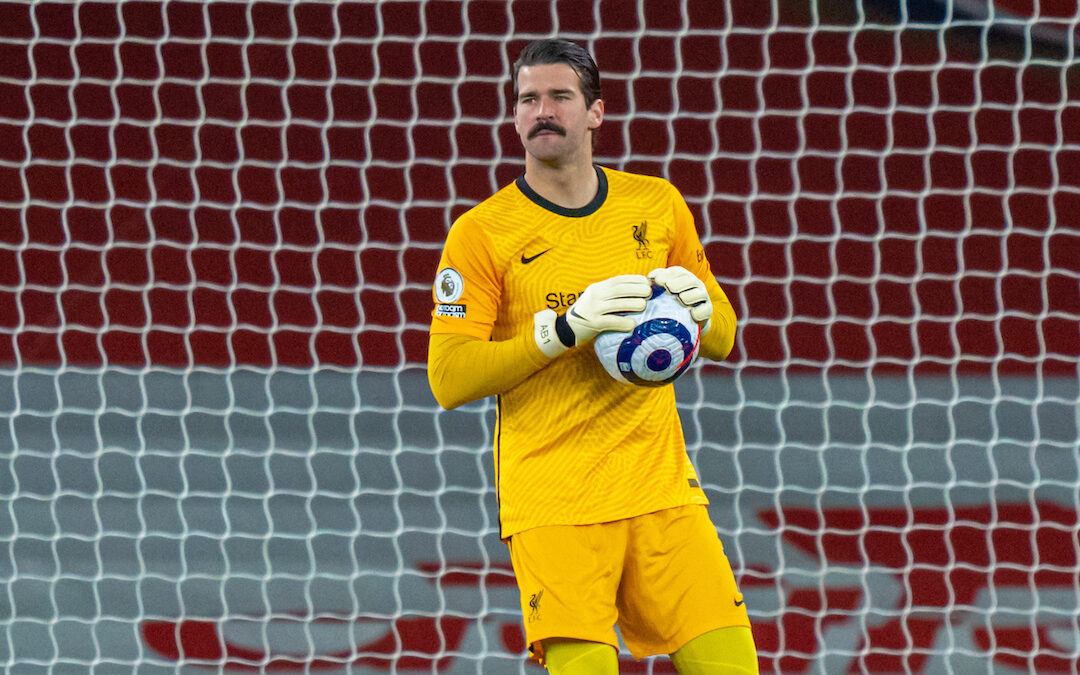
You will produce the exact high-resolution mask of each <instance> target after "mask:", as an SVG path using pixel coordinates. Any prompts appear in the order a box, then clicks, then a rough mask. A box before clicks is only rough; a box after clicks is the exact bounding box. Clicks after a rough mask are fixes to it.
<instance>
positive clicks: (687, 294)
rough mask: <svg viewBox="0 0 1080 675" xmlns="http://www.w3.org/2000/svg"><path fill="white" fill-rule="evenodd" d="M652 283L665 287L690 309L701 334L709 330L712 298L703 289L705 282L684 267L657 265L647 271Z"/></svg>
mask: <svg viewBox="0 0 1080 675" xmlns="http://www.w3.org/2000/svg"><path fill="white" fill-rule="evenodd" d="M649 279H652V281H653V283H655V284H659V285H661V286H663V287H664V288H666V289H667V290H668V292H669V293H671V294H672V295H674V296H675V297H676V298H678V299H679V302H680V303H681V304H682V305H683V306H684V307H686V308H687V309H689V310H690V316H691V317H693V319H694V321H697V322H698V325H700V326H701V332H702V334H704V333H707V332H708V331H709V326H710V321H709V319H710V317H711V316H712V299H711V298H710V297H709V291H708V290H706V289H705V282H704V281H702V280H701V279H698V278H697V276H695V275H694V273H693V272H691V271H690V270H688V269H686V268H684V267H679V266H675V267H658V268H656V269H654V270H653V271H652V272H649Z"/></svg>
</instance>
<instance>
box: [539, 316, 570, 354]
mask: <svg viewBox="0 0 1080 675" xmlns="http://www.w3.org/2000/svg"><path fill="white" fill-rule="evenodd" d="M559 319H562V317H561V316H559V315H558V314H556V313H555V310H552V309H544V310H541V311H539V312H537V313H536V314H533V339H534V340H536V346H537V347H539V348H540V351H541V352H543V353H544V356H546V357H548V358H549V359H553V358H555V357H556V356H558V355H559V354H562V353H563V352H565V351H566V350H567V347H566V345H564V344H563V343H562V340H561V338H560V336H559V335H558V333H557V331H556V326H557V322H558V320H559ZM563 321H564V322H565V319H563Z"/></svg>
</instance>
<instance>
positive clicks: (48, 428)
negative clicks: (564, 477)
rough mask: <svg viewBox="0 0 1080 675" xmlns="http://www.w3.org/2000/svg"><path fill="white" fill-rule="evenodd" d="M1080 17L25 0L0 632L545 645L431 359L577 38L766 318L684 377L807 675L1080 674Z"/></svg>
mask: <svg viewBox="0 0 1080 675" xmlns="http://www.w3.org/2000/svg"><path fill="white" fill-rule="evenodd" d="M1078 16H1080V12H1078V9H1077V5H1076V2H1075V1H1070V0H1063V1H1061V2H1049V1H1046V0H1040V1H1039V2H1035V3H1025V2H1004V1H999V2H994V3H985V2H975V1H969V0H964V1H963V2H961V1H959V0H953V1H952V2H934V1H931V0H926V1H924V2H908V3H895V2H887V1H885V0H880V1H877V0H874V1H871V0H865V1H863V2H859V3H823V2H819V3H814V2H808V1H805V0H803V1H788V0H774V1H773V2H751V1H743V0H739V1H735V0H733V1H731V2H728V3H717V2H712V1H710V0H700V1H697V0H691V1H688V2H684V3H671V2H666V1H651V0H638V1H637V2H634V3H630V2H614V1H612V2H596V3H576V2H539V1H537V2H531V1H530V2H516V3H513V4H511V3H509V2H505V3H504V2H479V1H476V2H451V1H445V2H444V1H440V2H435V1H428V2H422V1H421V2H351V3H345V2H342V3H330V2H292V3H285V2H250V3H248V2H214V3H195V2H177V1H174V2H126V3H118V2H93V3H91V2H80V3H67V2H35V3H23V2H0V26H3V27H4V28H3V32H4V36H5V38H4V40H3V42H2V43H0V219H2V220H0V415H2V416H0V419H2V421H3V424H2V425H0V429H3V433H0V467H3V469H2V470H0V494H2V495H3V496H4V508H2V509H0V544H2V545H0V551H2V553H0V578H2V579H3V581H4V587H5V588H4V591H3V592H2V593H0V625H2V626H3V628H4V631H3V632H4V639H3V640H0V664H3V665H4V667H6V668H7V669H9V670H11V671H12V672H19V673H33V672H68V671H71V672H84V671H86V670H90V671H93V672H132V671H133V670H135V671H137V672H140V673H157V672H162V673H164V672H180V671H184V672H187V671H190V670H191V669H193V668H194V669H198V672H205V671H206V669H209V670H212V671H219V672H263V671H271V670H285V671H296V672H314V671H329V672H358V673H360V672H363V673H368V672H387V671H389V672H455V673H459V672H460V673H463V672H520V671H524V670H532V669H533V668H535V666H530V665H527V664H526V662H525V658H524V645H523V637H522V632H521V628H520V619H519V615H518V609H517V595H516V587H515V585H514V581H513V577H512V574H511V573H510V572H509V569H508V565H507V555H506V551H505V547H504V546H503V545H502V544H501V543H500V542H499V541H498V538H497V537H498V532H497V525H496V523H497V514H496V505H495V500H494V493H493V487H492V470H491V455H490V451H489V450H488V448H489V445H490V431H491V417H492V410H491V408H490V406H489V405H488V404H487V403H483V402H481V403H477V404H473V405H470V406H466V407H465V408H464V409H462V410H459V411H454V412H443V411H440V410H439V409H438V408H437V406H436V404H435V402H434V400H433V399H432V397H431V395H430V392H429V391H428V389H427V385H426V378H425V375H424V371H423V366H424V361H425V358H426V353H425V349H426V346H425V345H426V328H427V323H428V316H429V312H430V283H431V281H432V279H433V276H434V271H435V265H436V263H437V260H438V255H439V250H440V247H441V244H442V240H443V238H444V236H445V233H446V230H447V228H448V227H449V224H450V222H452V219H453V218H454V217H455V216H456V215H458V214H460V213H461V212H462V211H464V210H465V209H466V208H468V207H469V206H471V205H472V204H474V203H476V202H477V201H479V200H482V199H484V198H485V197H486V196H488V195H489V194H491V193H492V192H493V191H494V190H495V189H496V188H497V187H499V186H501V185H503V184H505V183H507V182H508V181H510V180H512V179H513V178H514V177H515V176H516V175H517V174H518V173H520V171H521V167H522V162H521V152H520V149H519V144H518V142H517V139H516V137H515V136H514V134H513V130H512V127H511V125H510V124H509V123H508V122H507V121H506V120H507V104H506V101H505V93H506V85H507V77H508V75H507V74H508V72H509V70H510V63H511V62H512V61H513V59H514V58H515V56H516V54H517V51H518V50H519V48H520V47H521V46H522V45H524V44H525V43H526V42H527V41H528V40H530V39H533V38H536V37H543V36H549V35H554V34H558V35H561V36H564V37H567V38H570V39H574V40H578V41H580V42H582V43H583V44H586V45H587V46H588V47H589V48H590V50H592V51H593V53H594V54H595V55H596V58H597V60H598V62H599V65H600V67H601V70H602V72H603V74H604V81H603V86H604V99H605V101H606V103H607V113H608V115H607V118H606V121H605V124H604V128H603V131H602V134H601V137H600V144H599V146H598V155H599V162H600V163H602V164H605V165H608V166H612V167H615V168H622V169H627V170H631V171H641V172H646V173H652V174H656V175H663V176H666V177H668V178H669V179H671V180H672V181H673V182H674V183H675V184H676V186H677V187H679V188H680V190H682V192H683V194H684V195H685V196H686V197H687V200H688V202H689V203H690V205H691V208H692V210H693V211H694V212H695V215H696V216H697V219H698V222H699V223H700V225H701V228H702V238H703V241H704V242H705V244H706V251H707V254H708V255H709V258H710V261H711V263H712V266H713V269H714V271H715V272H716V274H717V276H718V279H719V280H720V282H721V284H722V285H723V286H724V287H725V289H726V290H727V291H728V294H729V295H730V296H731V298H732V300H733V302H734V303H735V304H736V307H737V310H738V313H739V316H740V319H741V328H740V333H739V337H738V342H737V345H736V352H735V353H734V354H733V356H732V358H731V359H730V360H729V361H727V362H726V363H724V364H720V365H717V366H708V367H700V368H697V369H696V370H694V371H693V373H692V375H690V376H688V377H686V378H684V379H683V380H681V381H680V382H679V383H678V384H677V386H678V389H679V394H680V401H681V403H680V405H681V411H682V414H683V420H684V425H685V427H686V431H687V439H688V442H689V443H690V450H691V454H692V456H693V459H694V460H695V462H696V464H697V466H698V469H699V473H700V474H701V476H702V479H703V484H704V487H705V488H706V491H707V494H708V495H709V498H710V500H711V507H710V513H711V515H712V517H713V519H714V521H715V522H716V524H717V527H718V529H719V530H720V533H721V536H722V538H723V540H724V542H725V544H726V546H727V550H728V553H729V556H730V558H731V560H732V563H733V565H734V566H735V568H736V574H737V576H738V577H739V578H740V581H741V584H742V587H743V590H744V591H745V593H746V598H747V606H748V608H749V610H750V615H751V618H752V621H753V622H754V632H755V637H756V640H757V644H758V647H759V651H760V664H761V669H762V671H763V672H830V673H832V672H922V673H937V672H955V673H971V672H1040V673H1041V672H1074V673H1075V672H1077V671H1078V670H1080V641H1078V639H1077V635H1080V625H1078V624H1077V618H1076V617H1077V614H1078V611H1080V578H1078V575H1077V566H1078V557H1080V541H1078V534H1077V533H1078V528H1080V522H1078V518H1077V514H1078V513H1080V462H1078V460H1077V457H1078V456H1080V445H1078V440H1077V439H1078V436H1080V432H1078V428H1080V420H1078V417H1080V405H1078V401H1080V385H1078V371H1077V363H1078V361H1080V220H1078V216H1077V214H1080V132H1078V131H1077V130H1078V129H1080V79H1078V75H1080V67H1078V65H1077V60H1076V43H1077V38H1078V28H1077V27H1078ZM622 668H623V671H624V672H672V668H671V665H670V663H669V662H668V661H667V660H666V659H658V660H648V661H646V662H643V663H634V662H633V661H632V660H630V659H629V657H628V656H627V655H624V657H623V660H622Z"/></svg>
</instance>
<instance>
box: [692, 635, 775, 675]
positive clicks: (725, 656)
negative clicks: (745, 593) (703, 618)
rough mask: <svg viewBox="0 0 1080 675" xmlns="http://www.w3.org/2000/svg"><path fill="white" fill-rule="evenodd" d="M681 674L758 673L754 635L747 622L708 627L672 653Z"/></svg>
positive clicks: (732, 674) (724, 674) (751, 674)
mask: <svg viewBox="0 0 1080 675" xmlns="http://www.w3.org/2000/svg"><path fill="white" fill-rule="evenodd" d="M671 660H672V661H673V662H674V663H675V668H676V669H677V670H678V671H679V675H722V674H723V675H727V674H729V673H730V674H731V675H757V673H758V659H757V649H756V647H755V646H754V636H753V634H752V633H751V632H750V629H749V628H747V627H745V626H731V627H729V628H720V629H718V630H714V631H709V632H708V633H705V634H704V635H699V636H698V637H696V638H694V639H693V640H691V641H690V642H688V643H686V645H684V646H683V647H682V648H681V649H679V650H678V651H677V652H675V653H674V654H672V655H671Z"/></svg>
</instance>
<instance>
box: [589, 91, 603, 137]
mask: <svg viewBox="0 0 1080 675" xmlns="http://www.w3.org/2000/svg"><path fill="white" fill-rule="evenodd" d="M603 122H604V99H602V98H598V99H596V100H595V101H593V102H592V105H591V106H589V129H590V130H592V131H596V130H597V129H599V128H600V125H601V124H603Z"/></svg>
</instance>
